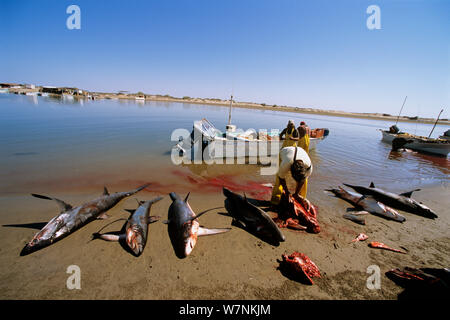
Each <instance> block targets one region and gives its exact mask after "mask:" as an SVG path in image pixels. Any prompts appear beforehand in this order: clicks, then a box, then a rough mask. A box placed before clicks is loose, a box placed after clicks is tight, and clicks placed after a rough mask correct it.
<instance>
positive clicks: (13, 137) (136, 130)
mask: <svg viewBox="0 0 450 320" xmlns="http://www.w3.org/2000/svg"><path fill="white" fill-rule="evenodd" d="M0 112H1V117H0V195H7V194H14V193H29V192H36V191H39V190H42V189H44V190H46V191H51V190H59V191H62V190H67V191H75V192H76V191H77V190H78V189H80V190H81V189H83V190H84V189H88V188H90V187H95V188H97V187H98V186H103V185H104V184H105V185H119V184H127V185H129V186H133V187H134V184H135V183H137V182H139V181H149V180H152V181H156V182H158V183H159V185H160V186H161V185H164V184H166V185H169V184H176V183H178V182H180V180H183V179H184V178H185V177H180V172H181V171H182V172H187V173H188V175H190V176H191V179H192V177H194V178H195V176H200V175H201V176H203V177H205V176H207V175H208V174H210V175H215V174H216V175H224V174H227V173H230V174H233V175H234V176H238V179H239V176H242V177H243V178H242V179H244V177H245V179H247V180H248V179H254V180H257V181H262V182H272V180H273V178H274V177H273V176H260V171H259V167H258V166H255V165H246V166H236V167H232V166H231V167H230V165H224V166H225V167H224V166H221V167H220V168H218V167H217V166H215V167H211V168H205V167H204V166H203V167H198V166H197V167H195V166H192V167H189V166H184V167H183V168H179V167H177V166H175V165H173V164H172V162H171V160H170V151H171V147H172V146H173V145H174V142H172V141H170V136H171V133H172V131H173V130H174V129H177V128H185V129H188V130H191V129H192V123H193V121H194V120H198V119H201V118H203V117H206V118H207V119H209V120H210V121H211V122H212V123H213V124H214V125H215V126H216V127H217V128H219V129H223V128H224V127H225V124H226V122H227V120H228V108H227V107H217V106H206V105H194V104H182V103H164V102H146V103H145V104H144V103H136V102H135V101H125V100H101V101H77V100H74V101H61V100H56V99H50V98H47V97H29V96H23V95H13V94H0ZM289 119H293V120H294V121H295V122H296V123H297V124H298V123H299V122H300V121H302V120H303V121H306V122H307V123H308V124H309V125H310V127H312V128H329V129H330V135H329V136H328V137H327V138H326V139H325V140H324V141H322V142H321V143H319V145H318V147H317V149H316V150H314V151H312V152H311V157H312V160H313V163H314V166H315V168H314V174H313V177H312V178H311V179H312V180H313V181H312V182H311V183H313V184H314V188H315V189H317V190H319V189H325V188H328V187H329V186H336V185H339V184H341V183H342V182H347V183H353V184H363V185H368V184H369V183H370V182H371V181H374V182H375V184H377V185H379V186H382V187H390V189H394V190H406V189H410V188H416V187H420V186H423V185H428V184H436V183H448V181H449V177H450V176H449V173H450V160H449V158H448V157H447V158H442V157H435V156H430V155H422V154H416V153H395V154H391V153H390V147H389V145H387V144H385V143H383V142H381V133H380V132H379V131H378V130H377V129H379V128H388V127H389V126H390V125H392V122H387V121H380V120H367V119H355V118H344V117H331V116H321V115H312V114H298V113H286V112H274V111H262V110H251V109H239V108H234V109H233V123H234V124H236V125H237V126H238V127H239V128H254V129H257V130H259V129H269V130H270V129H272V128H273V129H276V128H278V129H280V130H281V129H282V128H284V127H285V125H286V123H287V121H288V120H289ZM399 127H400V129H401V130H402V131H407V132H410V133H416V134H419V135H428V134H429V132H430V130H431V128H432V125H428V124H416V123H399ZM447 129H448V127H447V126H441V125H438V126H437V127H436V128H435V130H434V134H433V136H434V137H437V136H438V135H440V134H442V133H443V132H444V131H445V130H447ZM157 185H158V184H157Z"/></svg>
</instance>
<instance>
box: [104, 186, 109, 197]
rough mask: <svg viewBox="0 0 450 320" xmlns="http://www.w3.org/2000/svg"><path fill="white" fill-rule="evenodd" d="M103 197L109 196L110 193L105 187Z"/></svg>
mask: <svg viewBox="0 0 450 320" xmlns="http://www.w3.org/2000/svg"><path fill="white" fill-rule="evenodd" d="M103 195H104V196H109V191H108V189H106V187H103Z"/></svg>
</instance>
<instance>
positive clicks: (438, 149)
mask: <svg viewBox="0 0 450 320" xmlns="http://www.w3.org/2000/svg"><path fill="white" fill-rule="evenodd" d="M380 131H381V133H382V138H381V140H382V141H384V142H386V143H389V144H392V140H394V139H395V138H397V137H403V138H406V139H408V140H413V142H411V143H407V144H405V145H404V147H405V148H407V149H411V150H416V151H421V152H425V153H431V154H435V155H439V156H444V157H446V156H447V155H448V153H449V152H450V143H449V142H446V141H436V142H425V141H423V139H418V138H415V137H414V136H409V135H405V134H395V133H390V132H387V131H384V130H380ZM435 140H437V139H435Z"/></svg>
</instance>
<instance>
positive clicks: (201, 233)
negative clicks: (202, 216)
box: [197, 227, 231, 237]
mask: <svg viewBox="0 0 450 320" xmlns="http://www.w3.org/2000/svg"><path fill="white" fill-rule="evenodd" d="M230 230H231V228H223V229H208V228H202V227H199V228H198V233H197V236H199V237H201V236H212V235H215V234H219V233H224V232H227V231H230Z"/></svg>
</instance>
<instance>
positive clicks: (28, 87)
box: [25, 84, 36, 89]
mask: <svg viewBox="0 0 450 320" xmlns="http://www.w3.org/2000/svg"><path fill="white" fill-rule="evenodd" d="M25 88H27V89H36V86H35V85H34V84H26V85H25Z"/></svg>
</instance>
